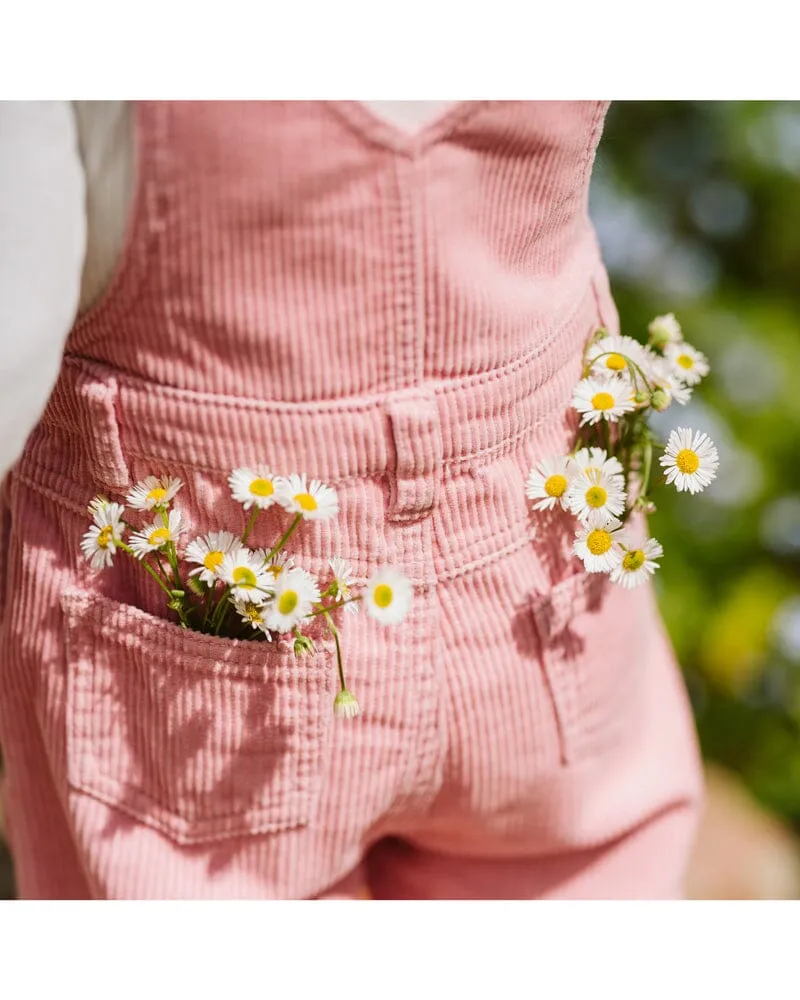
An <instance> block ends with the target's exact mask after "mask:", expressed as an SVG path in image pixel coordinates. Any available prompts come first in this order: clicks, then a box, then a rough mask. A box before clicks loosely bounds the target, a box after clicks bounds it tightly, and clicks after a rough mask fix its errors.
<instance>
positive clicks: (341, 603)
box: [305, 597, 361, 618]
mask: <svg viewBox="0 0 800 1000" xmlns="http://www.w3.org/2000/svg"><path fill="white" fill-rule="evenodd" d="M360 600H361V598H360V597H351V598H350V599H349V600H347V601H339V602H338V603H337V604H329V605H328V606H327V608H320V609H319V610H318V611H310V612H309V613H308V614H307V615H306V616H305V617H306V618H316V617H317V616H318V615H327V614H328V612H329V611H336V610H338V609H339V608H343V607H344V606H345V605H346V604H352V603H353V602H354V601H360Z"/></svg>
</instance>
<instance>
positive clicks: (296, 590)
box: [266, 566, 320, 632]
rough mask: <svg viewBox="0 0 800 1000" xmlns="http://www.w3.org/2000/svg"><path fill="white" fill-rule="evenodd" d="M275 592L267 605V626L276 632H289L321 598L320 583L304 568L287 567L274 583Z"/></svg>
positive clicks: (309, 612)
mask: <svg viewBox="0 0 800 1000" xmlns="http://www.w3.org/2000/svg"><path fill="white" fill-rule="evenodd" d="M274 590H275V594H274V597H273V598H272V600H271V601H270V602H269V605H268V606H267V618H266V620H267V627H268V628H270V629H272V630H273V631H274V632H289V631H291V630H292V629H293V628H294V627H295V625H297V623H298V622H299V621H300V620H301V619H302V618H305V617H306V615H309V614H311V611H312V609H313V605H314V604H316V603H317V602H318V601H319V600H320V592H319V585H318V584H317V581H316V580H315V579H314V577H313V576H312V575H311V574H310V573H308V572H307V571H306V570H304V569H300V568H299V567H297V566H295V567H294V568H293V569H287V570H286V571H285V572H283V573H281V575H280V576H279V577H278V578H277V580H276V581H275V584H274Z"/></svg>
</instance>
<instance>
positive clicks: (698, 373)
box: [664, 343, 709, 385]
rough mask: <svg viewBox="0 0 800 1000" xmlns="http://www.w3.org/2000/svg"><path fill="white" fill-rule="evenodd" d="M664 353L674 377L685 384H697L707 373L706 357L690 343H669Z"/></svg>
mask: <svg viewBox="0 0 800 1000" xmlns="http://www.w3.org/2000/svg"><path fill="white" fill-rule="evenodd" d="M664 354H665V357H666V359H667V361H669V363H670V366H671V368H672V372H673V374H674V375H675V377H676V378H678V379H679V380H680V381H681V382H685V383H686V384H687V385H697V383H698V382H699V381H700V379H701V378H703V376H705V375H708V372H709V367H708V358H707V357H706V356H705V354H703V353H702V352H701V351H698V350H697V348H696V347H692V345H691V344H687V343H683V344H669V345H668V346H667V347H666V349H665V351H664Z"/></svg>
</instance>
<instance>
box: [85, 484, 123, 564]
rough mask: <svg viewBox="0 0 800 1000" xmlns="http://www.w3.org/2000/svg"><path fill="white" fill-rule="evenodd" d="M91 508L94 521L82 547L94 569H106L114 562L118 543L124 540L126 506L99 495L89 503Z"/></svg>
mask: <svg viewBox="0 0 800 1000" xmlns="http://www.w3.org/2000/svg"><path fill="white" fill-rule="evenodd" d="M89 510H90V512H91V514H92V521H93V522H94V523H93V524H92V525H91V526H90V528H89V530H88V531H87V532H86V534H85V535H84V536H83V538H82V540H81V549H82V550H83V554H84V556H85V557H86V559H87V560H88V561H89V562H90V563H91V566H92V569H95V570H98V569H104V568H105V567H106V566H110V565H111V564H112V563H113V561H114V555H115V553H116V551H117V543H118V542H121V541H122V534H123V532H124V530H125V526H124V524H123V523H122V515H123V514H124V513H125V508H124V507H123V506H122V504H118V503H110V502H109V501H108V500H105V499H103V498H101V497H97V498H95V499H94V500H93V501H92V502H91V504H90V505H89Z"/></svg>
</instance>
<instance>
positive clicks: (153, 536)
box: [147, 528, 172, 548]
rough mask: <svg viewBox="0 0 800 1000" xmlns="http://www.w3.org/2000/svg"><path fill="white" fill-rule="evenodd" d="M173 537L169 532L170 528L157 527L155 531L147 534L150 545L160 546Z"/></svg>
mask: <svg viewBox="0 0 800 1000" xmlns="http://www.w3.org/2000/svg"><path fill="white" fill-rule="evenodd" d="M171 539H172V535H171V534H170V533H169V528H156V530H155V531H151V532H150V534H149V535H148V536H147V541H148V543H149V544H150V545H153V546H155V547H156V548H160V547H161V546H162V545H164V543H165V542H169V541H171Z"/></svg>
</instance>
